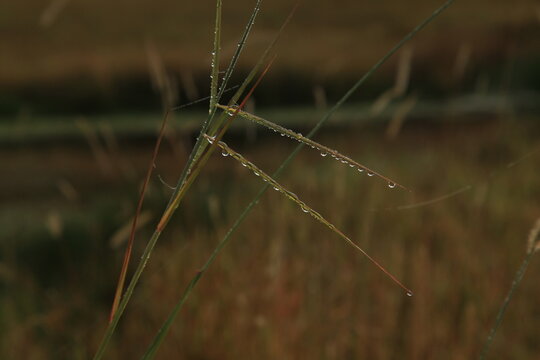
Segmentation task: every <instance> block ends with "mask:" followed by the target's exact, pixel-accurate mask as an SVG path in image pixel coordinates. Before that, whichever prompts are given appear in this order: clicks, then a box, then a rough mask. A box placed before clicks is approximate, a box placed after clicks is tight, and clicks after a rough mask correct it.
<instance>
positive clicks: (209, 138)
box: [206, 136, 216, 144]
mask: <svg viewBox="0 0 540 360" xmlns="http://www.w3.org/2000/svg"><path fill="white" fill-rule="evenodd" d="M206 140H207V141H208V142H209V143H210V144H213V143H214V140H216V137H215V136H209V137H207V138H206Z"/></svg>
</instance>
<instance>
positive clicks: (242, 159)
mask: <svg viewBox="0 0 540 360" xmlns="http://www.w3.org/2000/svg"><path fill="white" fill-rule="evenodd" d="M205 138H206V139H207V140H208V141H209V142H210V143H212V144H213V143H216V142H217V139H214V138H213V137H210V136H208V135H205ZM217 145H218V146H219V147H220V148H221V150H223V151H224V152H225V153H227V154H229V155H230V156H231V157H232V158H233V159H235V160H237V161H239V162H240V163H241V164H242V165H243V166H244V167H246V168H248V169H249V170H251V171H252V172H253V173H254V174H255V175H256V176H259V177H260V178H261V179H262V180H263V181H264V182H266V183H267V184H268V185H269V186H271V187H272V188H273V189H274V190H276V191H278V192H280V193H281V194H283V195H285V197H287V198H288V199H289V200H291V201H292V202H294V203H295V204H296V205H298V206H299V207H300V209H302V211H303V212H305V213H307V214H309V215H311V216H312V217H313V218H314V219H315V220H317V221H319V222H320V223H322V224H323V225H326V226H327V227H328V228H329V229H330V230H332V231H333V232H334V233H336V234H337V235H338V236H339V237H341V238H342V239H343V240H345V241H346V242H347V243H348V244H349V245H351V246H352V247H354V248H355V249H356V250H358V251H360V252H361V253H362V254H363V255H364V256H366V257H367V258H368V259H369V261H371V262H372V263H373V264H374V265H375V266H377V267H378V268H379V270H381V271H382V272H383V273H384V274H385V275H387V276H388V277H389V278H390V279H392V281H394V283H396V284H397V285H399V286H400V287H401V288H402V289H403V290H405V291H406V293H407V295H409V296H412V294H413V292H412V291H411V290H410V289H409V288H407V287H406V286H405V285H403V284H402V283H401V282H400V281H399V280H397V278H396V277H395V276H394V275H392V274H391V273H390V272H389V271H388V270H386V269H385V268H384V267H383V266H382V265H380V264H379V262H377V261H376V260H375V259H374V258H373V257H371V256H370V255H369V254H368V253H367V252H366V251H365V250H364V249H362V248H361V247H360V246H358V245H357V244H356V243H355V242H354V241H352V240H351V239H350V238H349V237H348V236H347V235H345V234H344V233H343V232H342V231H341V230H339V229H338V228H337V227H336V226H335V225H334V224H332V223H331V222H330V221H328V220H327V219H326V218H325V217H324V216H322V215H321V214H320V213H319V212H317V211H315V210H314V209H313V208H312V207H310V206H309V205H307V204H306V203H305V202H304V201H302V200H300V198H299V197H298V196H297V195H296V194H295V193H293V192H292V191H290V190H288V189H286V188H285V187H284V186H283V185H281V184H280V183H278V182H277V181H276V180H274V179H273V178H272V177H271V176H270V175H268V174H266V173H265V172H264V171H262V170H261V169H260V168H259V167H257V166H256V165H255V164H253V163H252V162H250V161H249V160H247V159H246V158H245V157H243V156H242V155H241V154H240V153H238V152H236V151H234V150H233V149H231V148H230V147H229V146H228V145H227V144H225V143H224V142H221V141H220V142H217Z"/></svg>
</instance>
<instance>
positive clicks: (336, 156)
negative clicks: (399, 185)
mask: <svg viewBox="0 0 540 360" xmlns="http://www.w3.org/2000/svg"><path fill="white" fill-rule="evenodd" d="M227 114H228V115H229V116H233V115H234V113H233V112H231V111H227ZM257 123H259V122H257ZM259 124H261V125H263V126H265V127H267V128H269V129H270V130H272V131H273V132H275V133H279V134H280V135H281V136H283V137H285V136H286V137H288V138H290V139H293V140H296V141H298V142H300V143H303V144H304V145H307V146H309V147H310V148H312V149H316V150H319V151H320V152H321V153H320V154H321V156H322V157H326V156H328V155H329V154H330V156H331V157H332V158H334V159H335V160H337V161H340V162H341V163H342V164H344V165H347V164H348V165H349V167H351V168H356V169H357V170H358V172H359V173H363V172H364V171H365V172H366V175H367V176H369V177H372V176H375V175H376V174H375V173H374V172H372V171H369V170H368V171H366V170H365V169H364V168H362V167H360V166H358V165H356V164H353V163H351V162H349V161H348V160H347V159H346V158H345V157H344V156H343V155H341V154H339V153H338V152H337V151H335V150H334V151H331V152H329V151H325V150H324V149H321V148H317V146H315V145H314V144H313V143H312V142H311V141H309V139H307V138H305V137H304V136H303V135H302V133H297V132H294V131H292V130H289V129H285V128H283V129H281V131H280V130H277V129H275V128H273V127H271V126H268V125H267V124H265V123H259ZM272 125H274V126H276V127H279V128H281V126H279V125H276V124H272ZM221 154H222V155H223V156H228V155H229V154H228V153H227V151H225V150H223V151H222V152H221ZM388 187H389V188H390V189H394V188H395V187H396V183H394V182H392V181H388Z"/></svg>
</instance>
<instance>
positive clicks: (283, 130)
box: [216, 104, 411, 192]
mask: <svg viewBox="0 0 540 360" xmlns="http://www.w3.org/2000/svg"><path fill="white" fill-rule="evenodd" d="M216 106H217V107H219V108H221V109H223V110H225V111H226V112H227V113H228V114H229V115H232V114H233V113H235V112H238V115H240V116H241V117H243V118H245V119H248V120H250V121H253V122H255V123H257V124H259V125H262V126H264V127H266V128H268V129H270V130H273V131H275V132H278V133H280V134H281V135H283V136H287V137H289V138H291V139H294V140H296V141H298V142H301V143H303V144H305V145H307V146H309V147H311V148H312V149H317V150H318V151H319V152H320V153H321V155H322V156H327V155H330V157H332V158H334V159H336V160H338V161H340V162H341V163H343V164H346V165H349V167H351V168H353V169H357V170H358V171H359V172H364V171H365V172H366V173H367V175H368V176H376V177H378V178H380V179H383V180H384V181H386V182H387V183H388V186H389V187H390V188H395V187H396V186H397V187H400V188H402V189H404V190H407V191H409V192H410V191H411V190H409V189H407V188H406V187H405V186H403V185H401V184H399V183H397V182H396V181H394V180H392V179H389V178H388V177H386V176H384V175H381V174H379V173H378V172H376V171H374V170H371V169H370V168H368V167H367V166H364V165H362V164H360V163H358V162H356V161H354V160H353V159H351V158H350V157H348V156H346V155H343V154H341V153H340V152H338V151H337V150H334V149H331V148H329V147H327V146H325V145H322V144H319V143H318V142H316V141H313V140H311V139H309V138H307V137H305V136H303V135H302V134H300V133H297V132H294V131H292V130H290V129H287V128H285V127H283V126H281V125H278V124H276V123H273V122H271V121H268V120H266V119H263V118H261V117H259V116H256V115H253V114H250V113H248V112H246V111H244V110H240V109H238V108H237V107H227V106H223V105H220V104H218V105H216Z"/></svg>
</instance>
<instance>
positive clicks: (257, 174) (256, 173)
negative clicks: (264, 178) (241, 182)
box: [253, 171, 261, 176]
mask: <svg viewBox="0 0 540 360" xmlns="http://www.w3.org/2000/svg"><path fill="white" fill-rule="evenodd" d="M253 173H254V174H255V175H256V176H261V174H259V173H258V172H257V171H254V172H253Z"/></svg>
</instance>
